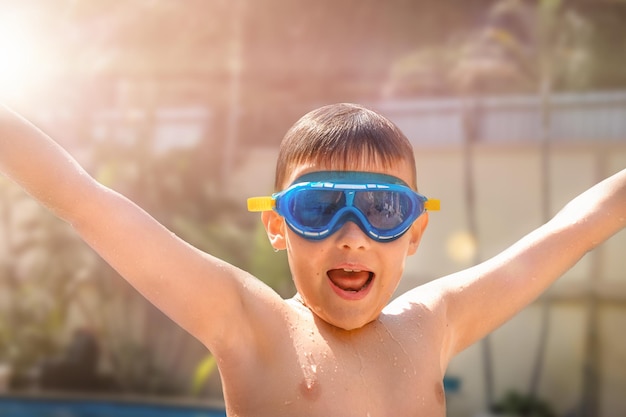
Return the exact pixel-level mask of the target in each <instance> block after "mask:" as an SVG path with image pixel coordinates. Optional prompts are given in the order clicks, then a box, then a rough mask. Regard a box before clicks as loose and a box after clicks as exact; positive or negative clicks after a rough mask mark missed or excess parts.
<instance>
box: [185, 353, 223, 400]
mask: <svg viewBox="0 0 626 417" xmlns="http://www.w3.org/2000/svg"><path fill="white" fill-rule="evenodd" d="M216 369H217V361H216V360H215V357H214V356H213V355H211V354H209V355H207V356H206V357H205V358H204V359H202V360H201V361H200V363H199V364H198V366H197V367H196V370H195V372H194V375H193V382H192V388H191V390H192V393H193V395H195V396H197V395H200V392H201V391H202V388H203V387H204V385H205V384H206V382H207V381H208V379H209V378H210V377H211V376H212V375H213V374H214V373H215V370H216Z"/></svg>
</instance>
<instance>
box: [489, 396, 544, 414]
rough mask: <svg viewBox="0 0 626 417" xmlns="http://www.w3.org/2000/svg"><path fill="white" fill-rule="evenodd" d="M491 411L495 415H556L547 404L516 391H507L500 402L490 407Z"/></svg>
mask: <svg viewBox="0 0 626 417" xmlns="http://www.w3.org/2000/svg"><path fill="white" fill-rule="evenodd" d="M491 411H492V412H493V413H494V414H496V415H507V416H525V417H556V413H555V412H554V411H553V410H552V407H551V406H550V404H548V403H547V402H545V401H543V400H541V399H538V398H532V397H530V396H526V395H522V394H520V393H518V392H516V391H509V392H508V393H507V394H506V395H505V396H504V397H503V398H502V400H501V401H499V402H497V403H496V404H494V405H493V406H492V409H491Z"/></svg>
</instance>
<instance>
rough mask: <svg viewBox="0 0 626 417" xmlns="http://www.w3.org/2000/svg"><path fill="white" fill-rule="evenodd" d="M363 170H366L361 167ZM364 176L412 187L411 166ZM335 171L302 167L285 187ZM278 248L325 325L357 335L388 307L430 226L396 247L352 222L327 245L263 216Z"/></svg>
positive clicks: (424, 219) (419, 225) (417, 225)
mask: <svg viewBox="0 0 626 417" xmlns="http://www.w3.org/2000/svg"><path fill="white" fill-rule="evenodd" d="M360 168H361V167H360ZM362 168H364V169H358V170H359V171H366V172H376V173H383V174H387V175H393V176H395V177H398V178H400V179H402V180H404V181H405V182H407V183H411V182H412V178H411V172H412V170H411V169H410V168H409V167H408V165H407V164H406V163H401V162H400V163H398V164H395V165H394V168H392V169H382V167H380V166H376V165H374V166H371V165H370V166H364V167H362ZM332 169H333V167H320V166H313V165H302V166H298V167H296V169H294V170H293V171H292V172H291V175H289V177H288V178H287V179H286V181H285V184H283V185H284V187H286V186H288V185H289V184H291V183H292V182H293V181H294V180H295V179H297V178H299V177H300V176H302V175H303V174H307V173H310V172H315V171H325V170H332ZM263 219H264V223H265V225H266V228H267V231H268V235H269V237H270V240H271V241H272V245H273V246H274V247H275V248H276V249H287V253H288V259H289V266H290V269H291V273H292V276H293V280H294V283H295V286H296V289H297V290H298V293H299V294H300V296H301V297H302V300H303V302H304V304H305V305H306V306H307V307H309V308H310V309H311V310H312V311H313V312H314V313H315V314H316V315H317V316H318V317H320V318H321V319H323V320H324V321H326V322H328V323H330V324H332V325H334V326H336V327H339V328H342V329H345V330H352V329H356V328H359V327H362V326H363V325H365V324H367V323H369V322H371V321H373V320H375V319H376V318H377V317H378V315H379V314H380V312H381V311H382V309H383V308H384V307H385V306H386V305H387V303H388V302H389V300H390V298H391V296H392V295H393V293H394V291H395V289H396V288H397V286H398V284H399V282H400V279H401V277H402V274H403V271H404V263H405V259H406V257H407V256H408V255H412V254H413V253H415V251H416V249H417V246H418V244H419V241H420V238H421V235H422V233H423V231H424V229H425V227H426V225H427V223H428V213H424V214H422V215H421V216H420V217H419V218H418V219H417V220H416V221H415V222H414V223H413V225H412V227H411V228H410V229H409V231H408V232H406V233H405V234H403V235H402V236H401V237H399V238H398V239H396V240H393V241H391V242H384V243H383V242H377V241H375V240H373V239H371V238H369V237H368V236H367V235H366V234H365V233H364V232H363V231H362V230H361V229H360V228H359V227H358V226H357V225H356V224H355V223H353V222H351V221H348V222H346V223H345V224H344V225H343V226H342V227H341V228H340V229H339V230H338V231H337V232H335V233H333V234H331V235H330V236H329V237H327V238H325V239H322V240H308V239H305V238H303V237H301V236H298V235H297V234H296V233H294V232H293V231H292V230H291V229H290V228H289V227H287V225H286V224H285V222H284V219H283V218H282V217H280V216H279V215H278V214H277V213H276V212H265V213H263Z"/></svg>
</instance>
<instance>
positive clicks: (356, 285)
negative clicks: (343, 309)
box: [326, 268, 374, 298]
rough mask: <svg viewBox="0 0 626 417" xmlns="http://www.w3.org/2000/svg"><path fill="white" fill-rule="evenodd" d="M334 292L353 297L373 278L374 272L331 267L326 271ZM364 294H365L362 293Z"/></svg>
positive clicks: (368, 284)
mask: <svg viewBox="0 0 626 417" xmlns="http://www.w3.org/2000/svg"><path fill="white" fill-rule="evenodd" d="M326 274H327V275H328V279H329V280H330V282H331V283H332V286H333V288H334V289H335V291H336V292H340V293H343V294H340V295H346V296H348V298H353V297H352V296H353V295H358V294H359V293H364V292H365V290H367V289H368V288H369V286H370V284H371V283H372V280H373V279H374V273H373V272H371V271H363V270H358V269H346V268H341V269H331V270H330V271H328V272H327V273H326ZM363 295H365V294H363Z"/></svg>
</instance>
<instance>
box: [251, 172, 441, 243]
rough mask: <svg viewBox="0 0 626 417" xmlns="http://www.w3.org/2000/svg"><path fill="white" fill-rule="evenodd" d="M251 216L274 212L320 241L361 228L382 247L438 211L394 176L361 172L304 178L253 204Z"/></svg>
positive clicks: (296, 229) (436, 203) (434, 203)
mask: <svg viewBox="0 0 626 417" xmlns="http://www.w3.org/2000/svg"><path fill="white" fill-rule="evenodd" d="M248 210H249V211H269V210H275V211H276V212H277V213H278V214H280V215H281V216H283V217H284V218H285V221H286V223H287V225H288V226H289V228H291V230H293V231H294V232H296V233H297V234H298V235H300V236H302V237H304V238H306V239H310V240H321V239H324V238H326V237H328V236H330V235H332V234H333V233H334V232H336V231H337V230H339V229H340V228H341V227H342V226H343V225H344V224H345V223H346V222H348V221H352V222H354V223H356V224H357V225H358V226H359V227H360V228H361V230H363V232H364V233H365V234H366V235H368V236H369V237H370V238H372V239H374V240H376V241H378V242H390V241H392V240H394V239H397V238H399V237H400V236H402V235H403V234H404V233H405V232H406V231H407V230H409V228H410V227H411V225H412V224H413V222H414V221H415V220H416V219H417V218H418V217H419V216H420V215H422V213H424V211H426V210H439V200H433V199H428V198H426V197H425V196H423V195H421V194H419V193H417V192H415V191H414V190H412V189H411V188H410V187H409V186H408V185H407V184H406V183H405V182H404V181H402V180H401V179H399V178H396V177H393V176H391V175H385V174H376V173H371V172H356V171H319V172H313V173H310V174H305V175H303V176H301V177H300V178H298V179H297V180H296V181H294V182H293V184H292V185H291V186H289V188H287V189H285V190H283V191H280V192H278V193H274V194H273V195H272V196H271V197H252V198H249V199H248Z"/></svg>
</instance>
